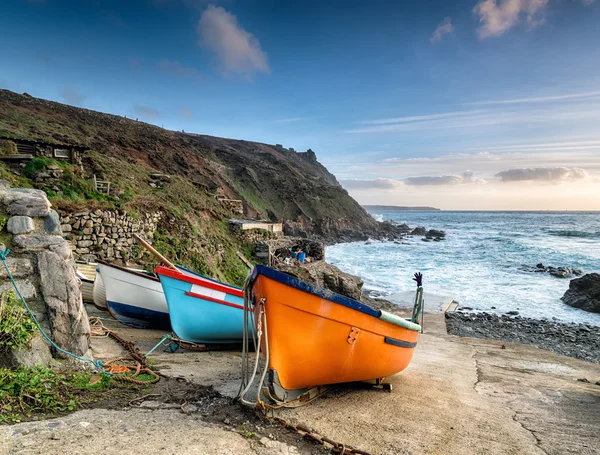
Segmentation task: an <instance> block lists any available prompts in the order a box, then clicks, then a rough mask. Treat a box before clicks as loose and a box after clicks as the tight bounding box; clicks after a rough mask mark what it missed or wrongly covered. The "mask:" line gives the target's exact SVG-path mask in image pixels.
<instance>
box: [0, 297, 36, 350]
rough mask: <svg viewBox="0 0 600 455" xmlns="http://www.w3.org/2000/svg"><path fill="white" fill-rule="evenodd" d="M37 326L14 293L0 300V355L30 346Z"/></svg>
mask: <svg viewBox="0 0 600 455" xmlns="http://www.w3.org/2000/svg"><path fill="white" fill-rule="evenodd" d="M35 330H36V326H35V324H34V322H33V320H32V319H31V317H30V316H29V314H28V313H27V311H26V310H25V308H24V307H23V305H22V303H21V301H20V300H18V299H17V298H16V297H15V294H14V292H12V291H11V292H7V293H6V294H5V296H4V297H3V298H2V299H1V300H0V354H2V353H3V352H9V351H12V350H17V351H20V350H21V349H23V348H25V347H27V346H28V345H29V340H30V339H31V337H32V336H33V334H34V332H35Z"/></svg>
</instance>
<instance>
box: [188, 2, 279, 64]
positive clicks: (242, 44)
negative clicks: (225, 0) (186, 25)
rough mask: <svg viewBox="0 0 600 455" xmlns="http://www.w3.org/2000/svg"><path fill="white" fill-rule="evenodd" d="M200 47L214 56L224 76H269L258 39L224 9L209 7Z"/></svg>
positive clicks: (202, 22) (201, 28)
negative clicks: (230, 74) (229, 74)
mask: <svg viewBox="0 0 600 455" xmlns="http://www.w3.org/2000/svg"><path fill="white" fill-rule="evenodd" d="M198 34H199V35H200V44H201V45H202V46H204V47H206V48H207V49H209V50H211V51H212V52H214V53H215V54H216V56H217V58H218V60H219V62H220V65H221V67H222V70H223V72H224V73H226V74H227V73H241V74H247V75H250V74H252V73H254V72H260V73H270V72H271V69H270V68H269V62H268V59H267V54H265V52H263V50H262V49H261V47H260V43H259V41H258V39H256V37H255V36H254V35H252V34H251V33H249V32H247V31H246V30H244V29H243V28H242V27H240V25H239V24H238V22H237V18H236V17H235V16H234V15H233V14H231V13H229V12H227V11H226V10H225V9H223V8H221V7H219V6H214V5H209V6H208V8H206V10H205V11H204V12H203V13H202V16H201V17H200V22H199V23H198Z"/></svg>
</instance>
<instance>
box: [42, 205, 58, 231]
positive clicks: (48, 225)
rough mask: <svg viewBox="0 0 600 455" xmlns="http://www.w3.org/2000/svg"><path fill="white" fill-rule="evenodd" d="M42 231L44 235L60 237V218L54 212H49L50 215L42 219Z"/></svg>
mask: <svg viewBox="0 0 600 455" xmlns="http://www.w3.org/2000/svg"><path fill="white" fill-rule="evenodd" d="M44 231H45V232H46V234H54V235H61V234H62V230H61V228H60V217H59V216H58V213H56V210H50V214H49V215H48V216H47V217H46V218H44Z"/></svg>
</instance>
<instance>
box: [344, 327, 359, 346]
mask: <svg viewBox="0 0 600 455" xmlns="http://www.w3.org/2000/svg"><path fill="white" fill-rule="evenodd" d="M359 334H360V329H359V328H357V327H351V328H350V333H349V334H348V338H347V340H346V341H347V342H348V344H354V343H355V342H356V339H357V338H358V335H359Z"/></svg>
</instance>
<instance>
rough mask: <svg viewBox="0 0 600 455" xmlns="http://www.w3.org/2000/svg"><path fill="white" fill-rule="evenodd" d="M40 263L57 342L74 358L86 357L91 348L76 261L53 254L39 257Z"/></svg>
mask: <svg viewBox="0 0 600 455" xmlns="http://www.w3.org/2000/svg"><path fill="white" fill-rule="evenodd" d="M37 262H38V269H39V273H40V288H41V292H42V295H43V297H44V301H45V302H46V306H47V309H48V316H49V320H50V327H51V332H52V337H53V339H54V342H55V343H56V344H57V345H58V346H60V347H61V348H63V349H66V350H68V351H70V352H72V353H74V354H77V355H84V354H85V353H86V352H87V350H88V348H89V342H90V326H89V322H88V318H87V314H86V312H85V309H84V308H83V302H82V300H81V291H80V282H79V279H78V278H77V274H76V272H75V263H74V261H73V260H65V259H64V258H62V257H60V256H59V255H58V254H56V253H54V252H52V251H42V252H40V253H38V254H37ZM57 355H60V354H59V353H57ZM61 356H62V355H61Z"/></svg>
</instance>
